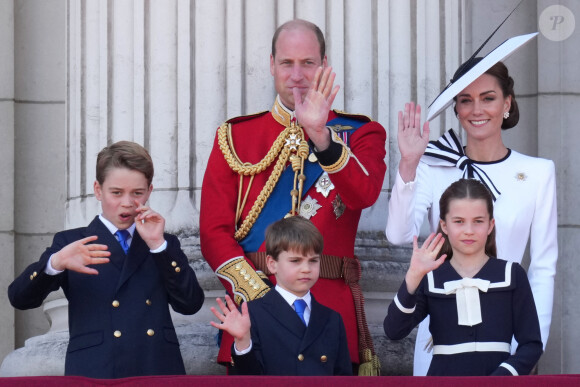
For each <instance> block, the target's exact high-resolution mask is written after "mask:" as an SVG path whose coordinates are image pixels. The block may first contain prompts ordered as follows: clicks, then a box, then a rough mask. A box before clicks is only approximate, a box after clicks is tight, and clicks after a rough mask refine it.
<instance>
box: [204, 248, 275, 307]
mask: <svg viewBox="0 0 580 387" xmlns="http://www.w3.org/2000/svg"><path fill="white" fill-rule="evenodd" d="M215 273H216V275H217V276H218V277H220V278H223V279H225V280H226V281H228V282H229V283H230V284H231V285H232V291H233V292H234V298H235V301H236V304H238V305H239V304H240V303H241V302H242V301H245V302H247V301H252V300H254V299H256V298H260V297H263V296H264V295H265V294H266V293H268V291H269V290H270V287H269V286H268V285H267V284H266V283H265V282H264V281H263V280H262V277H261V276H260V274H259V273H257V272H256V271H255V270H254V268H252V266H250V264H249V263H248V262H247V261H246V259H245V258H244V257H238V258H232V259H230V260H229V261H227V262H224V263H223V264H221V265H220V267H218V268H217V270H216V271H215ZM262 275H263V273H262Z"/></svg>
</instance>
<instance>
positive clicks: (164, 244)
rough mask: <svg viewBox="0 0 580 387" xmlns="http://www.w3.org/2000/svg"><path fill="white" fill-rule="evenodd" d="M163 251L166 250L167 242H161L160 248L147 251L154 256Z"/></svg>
mask: <svg viewBox="0 0 580 387" xmlns="http://www.w3.org/2000/svg"><path fill="white" fill-rule="evenodd" d="M165 249H167V241H163V243H162V244H161V246H159V247H158V248H156V249H155V250H149V251H151V252H152V253H153V254H156V253H160V252H162V251H165Z"/></svg>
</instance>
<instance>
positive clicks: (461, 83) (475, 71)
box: [427, 32, 538, 121]
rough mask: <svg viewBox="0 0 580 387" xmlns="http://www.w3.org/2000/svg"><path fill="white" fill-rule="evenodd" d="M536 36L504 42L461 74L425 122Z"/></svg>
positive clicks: (436, 101)
mask: <svg viewBox="0 0 580 387" xmlns="http://www.w3.org/2000/svg"><path fill="white" fill-rule="evenodd" d="M536 35H538V33H537V32H534V33H531V34H527V35H520V36H515V37H513V38H511V39H508V40H506V41H505V42H503V43H502V44H500V45H499V46H497V47H496V48H495V49H494V50H493V51H491V52H490V53H489V54H487V55H486V56H485V57H484V58H483V59H482V60H481V61H480V62H479V63H478V64H476V65H475V66H473V68H471V69H470V70H469V71H468V72H467V73H465V74H463V76H461V77H460V78H459V79H458V80H457V81H455V82H454V83H453V84H452V85H451V86H449V87H448V88H447V89H446V90H445V91H443V93H441V94H440V95H439V96H438V97H437V98H436V99H435V101H433V103H432V104H431V106H430V107H429V113H428V114H427V121H431V120H432V119H433V118H435V117H437V116H438V115H439V114H440V113H441V112H442V111H443V110H445V109H446V108H447V107H448V106H449V105H451V103H452V102H453V98H455V96H456V95H457V94H459V93H460V92H461V90H463V89H465V88H466V87H467V86H469V85H470V84H471V83H472V82H473V81H475V80H476V79H477V78H479V77H480V76H481V75H482V74H484V73H485V72H486V71H487V70H489V69H490V68H491V67H492V66H493V65H495V64H496V63H497V62H499V61H501V60H504V59H505V58H507V57H508V56H510V55H511V54H513V53H514V52H515V51H516V50H517V49H518V48H520V47H522V46H523V45H524V44H526V43H527V42H529V41H530V40H531V39H532V38H534V37H535V36H536Z"/></svg>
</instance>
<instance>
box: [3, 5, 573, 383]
mask: <svg viewBox="0 0 580 387" xmlns="http://www.w3.org/2000/svg"><path fill="white" fill-rule="evenodd" d="M512 3H513V4H512ZM515 4H517V1H513V2H512V1H509V2H508V1H503V0H439V1H434V0H409V1H387V0H364V1H361V0H333V1H324V0H292V1H290V0H227V1H226V0H115V1H112V0H91V1H88V0H44V1H42V2H40V1H34V0H0V69H1V71H0V138H1V139H2V141H0V165H2V168H1V169H0V179H1V181H2V183H3V184H1V185H0V203H2V205H1V206H0V249H1V251H3V253H4V254H2V256H1V257H0V261H1V263H2V266H3V268H4V270H2V272H0V288H2V289H6V287H7V286H8V285H9V283H10V282H11V281H12V279H13V278H14V276H15V275H18V274H19V273H20V272H21V271H22V270H23V269H24V267H25V266H27V265H28V264H29V263H31V262H33V261H35V260H36V259H38V257H39V256H40V254H41V252H42V251H43V250H44V249H45V248H46V247H47V246H49V245H50V243H51V240H52V237H53V235H54V233H55V232H57V231H59V230H61V229H63V228H71V227H77V226H81V225H85V224H87V223H88V222H89V221H90V219H92V217H93V216H94V215H95V214H97V213H98V212H99V207H98V203H97V201H96V200H95V199H94V196H93V194H92V184H93V181H94V165H95V159H96V154H97V152H98V151H99V150H100V149H101V148H102V147H104V146H106V145H107V144H109V143H111V142H114V141H118V140H121V139H127V140H133V141H137V142H140V143H142V144H144V145H145V146H146V147H147V148H148V149H149V150H150V152H151V154H152V156H153V159H154V162H155V166H156V171H157V173H156V176H155V179H154V181H153V185H154V188H155V189H154V190H155V193H154V194H153V195H152V198H151V204H152V206H153V207H154V208H156V209H158V210H159V211H160V212H161V213H162V214H164V215H165V216H166V218H167V224H168V229H169V230H170V231H172V232H175V233H177V234H178V235H179V236H180V237H181V238H182V240H183V245H184V249H185V250H186V252H187V254H188V257H189V258H190V263H191V265H192V266H193V267H194V269H195V270H196V273H197V274H198V276H199V278H200V280H201V282H202V286H203V288H204V289H205V290H206V298H207V301H206V304H205V305H204V308H203V310H202V311H201V312H200V313H198V314H197V315H195V316H190V317H184V316H175V322H176V325H177V326H178V332H179V334H180V339H181V342H182V349H183V353H184V357H185V360H186V364H187V367H188V373H191V374H196V373H197V374H199V373H221V372H223V370H222V369H221V368H220V367H219V366H216V365H215V364H214V359H215V355H216V354H217V349H216V348H215V347H214V345H213V335H214V334H215V332H214V331H213V329H212V328H211V327H210V326H209V323H208V321H209V320H210V319H211V313H210V312H209V306H211V305H212V304H213V298H215V297H216V296H220V295H222V294H223V290H222V288H221V285H220V284H219V282H218V281H217V280H216V279H215V277H214V275H213V273H212V272H211V270H210V269H209V267H208V266H207V265H206V264H205V262H204V261H203V258H202V257H201V255H200V253H199V232H198V214H199V197H200V190H201V182H202V178H203V173H204V171H205V166H206V161H207V157H208V155H209V152H210V150H211V146H212V143H213V138H214V135H215V129H216V128H217V126H218V125H219V124H220V123H221V122H222V121H224V120H225V119H227V118H228V117H232V116H236V115H241V114H249V113H252V112H256V111H261V110H267V109H269V108H270V107H271V104H272V101H273V98H274V95H275V91H274V88H273V85H272V80H271V76H270V73H269V52H270V43H271V42H270V39H271V36H272V34H273V32H274V30H275V28H276V27H277V26H278V25H279V24H281V23H283V22H284V21H286V20H289V19H292V18H295V17H300V18H305V19H308V20H311V21H313V22H315V23H316V24H318V25H319V26H320V27H321V29H322V30H323V32H325V35H326V37H327V51H328V52H327V54H328V59H329V63H330V64H331V65H332V66H333V67H334V69H335V71H336V72H337V83H338V84H340V85H341V90H340V93H339V95H338V96H337V99H336V100H335V107H336V108H339V109H343V110H346V111H349V112H356V113H362V114H367V115H369V116H371V117H372V118H373V119H375V120H377V121H379V122H381V123H382V124H383V125H384V126H385V128H386V129H387V131H388V145H387V146H388V149H387V160H386V161H387V164H388V171H387V176H386V178H385V183H384V187H383V191H382V193H381V197H380V198H379V200H378V202H377V204H375V206H373V207H372V208H371V209H369V210H367V211H365V212H364V214H363V218H362V220H361V224H360V233H359V238H358V239H357V254H358V255H359V257H361V259H362V262H363V268H364V273H363V279H362V282H361V285H362V287H363V290H364V291H365V295H366V298H367V303H366V308H367V314H368V319H369V323H370V325H371V331H372V333H373V336H374V338H375V344H376V346H377V348H378V350H379V353H380V355H381V358H382V360H383V364H384V365H385V367H384V368H385V373H387V374H410V372H411V367H412V363H411V359H412V347H413V339H412V337H411V338H408V339H406V340H403V341H401V342H398V343H392V342H389V341H388V340H387V339H386V338H385V337H384V334H383V333H382V326H381V324H382V319H383V317H384V314H385V313H386V307H387V305H388V303H389V302H390V300H391V299H392V297H393V293H394V292H395V291H396V289H397V288H398V286H399V284H400V281H401V280H402V278H403V275H404V272H405V270H406V264H407V261H408V257H409V248H408V246H406V247H405V246H404V247H397V246H392V245H390V244H389V243H388V242H387V241H386V240H385V237H384V233H383V229H384V227H385V224H386V217H387V201H388V197H389V193H390V187H391V186H392V183H391V182H392V181H393V178H394V176H395V174H396V170H397V163H398V159H399V155H398V149H397V141H396V135H397V133H396V128H397V126H396V119H397V111H398V110H400V109H401V108H402V107H403V104H404V103H405V102H406V101H408V100H416V101H419V103H421V104H422V105H427V104H428V103H430V102H431V101H432V100H433V98H434V97H435V96H436V95H437V94H438V93H439V91H440V89H441V87H442V86H443V85H445V84H446V83H447V82H448V80H449V79H450V78H451V76H452V74H453V72H454V70H455V69H456V67H457V66H458V65H459V64H460V63H461V62H462V61H463V60H464V59H466V58H467V57H469V55H470V54H471V53H472V52H473V51H474V50H475V48H476V47H478V46H479V45H480V44H481V42H482V41H483V40H484V39H485V38H486V37H487V35H488V34H489V33H490V32H491V30H492V29H493V28H495V26H497V25H498V24H499V22H500V21H501V20H503V18H504V17H505V15H507V13H508V12H509V11H511V9H512V8H513V7H514V6H515ZM552 5H564V6H566V7H567V8H568V9H569V10H570V11H571V13H572V15H575V16H578V15H580V3H578V2H576V1H574V0H567V1H566V0H562V1H556V0H527V1H525V2H524V3H523V4H522V5H521V6H520V7H519V9H518V10H517V11H516V12H515V13H514V14H513V15H512V16H511V18H510V20H509V21H508V22H507V23H506V24H505V25H504V26H503V27H502V28H501V29H500V30H499V31H498V33H497V34H496V35H497V36H495V37H494V38H493V39H492V40H491V42H490V43H488V46H487V47H486V49H484V51H485V52H488V51H489V50H490V49H491V48H492V47H495V46H496V45H497V44H499V43H501V42H502V41H504V40H505V39H507V38H509V37H511V36H513V35H519V34H523V33H529V32H532V31H537V30H538V24H539V22H540V17H541V15H542V12H543V11H544V10H545V9H546V8H547V7H549V6H552ZM567 17H568V16H567ZM567 21H569V19H567ZM555 26H556V25H555ZM579 43H580V33H579V32H577V30H574V32H573V34H572V36H570V37H569V38H568V39H566V40H563V41H556V42H555V41H551V40H548V39H546V37H545V36H544V35H542V34H540V35H539V36H538V38H537V39H536V40H535V41H534V42H532V43H530V44H528V45H527V46H526V47H524V48H522V49H521V50H520V51H519V52H518V53H517V54H516V55H514V56H513V57H510V58H509V59H508V60H507V61H506V64H507V65H508V67H509V68H510V73H511V74H512V76H513V77H514V78H515V84H516V93H517V98H518V103H519V104H520V110H521V111H522V112H525V113H523V114H522V118H521V120H520V123H519V125H518V126H517V127H516V128H514V129H512V130H510V131H508V132H506V133H505V137H504V138H505V140H506V143H507V145H508V146H509V147H512V148H514V149H516V150H518V151H520V152H523V153H526V154H530V155H537V156H540V157H546V158H550V159H552V160H554V162H555V163H556V169H557V179H558V203H559V221H558V224H559V243H560V259H559V268H558V275H557V289H556V299H555V307H554V316H553V322H552V331H551V336H550V341H549V343H548V347H547V350H546V353H545V354H544V356H543V357H542V359H541V361H540V365H539V372H540V373H543V374H546V373H579V372H580V355H578V351H577V350H575V348H576V346H577V345H578V344H579V343H580V333H578V330H577V329H574V328H575V325H576V324H577V321H579V318H580V306H579V305H578V303H577V302H575V298H576V294H578V290H577V289H576V287H575V286H574V285H575V282H576V281H575V278H574V274H575V273H577V272H578V271H579V270H578V269H580V267H579V266H580V264H578V263H577V260H575V259H574V257H575V254H574V253H575V252H576V251H578V248H579V247H580V238H579V235H578V230H579V219H580V213H579V211H580V210H579V209H578V206H577V205H576V200H575V199H576V197H577V196H578V194H580V185H579V183H578V181H580V179H579V177H580V176H579V175H580V172H579V171H578V168H573V166H574V165H578V163H577V161H578V160H577V158H578V157H579V156H578V152H577V151H576V148H577V146H578V144H579V139H580V134H579V133H578V131H577V130H575V129H576V128H575V125H574V122H573V121H572V119H573V111H574V110H573V109H574V107H578V106H580V104H579V102H580V100H579V96H580V70H578V66H577V63H578V59H580V58H579V56H580V53H579V52H578V50H577V47H579ZM431 127H432V137H433V138H436V137H438V135H439V133H440V132H442V131H444V130H446V129H447V128H449V127H455V128H457V127H458V124H457V121H456V119H455V117H454V116H453V113H452V111H451V110H450V109H448V111H447V112H446V114H444V115H442V116H441V117H440V118H438V119H437V120H436V121H434V122H432V126H431ZM43 309H44V310H41V308H38V309H36V310H31V311H14V310H13V308H12V307H11V306H10V305H9V303H8V301H7V298H6V293H5V291H4V292H0V310H1V311H2V313H1V314H0V358H4V357H5V356H7V357H6V359H5V361H4V363H3V365H2V367H1V368H0V374H1V375H18V374H59V373H62V369H61V368H59V367H62V364H63V361H64V351H65V348H66V340H67V333H66V304H65V303H63V299H62V294H59V293H58V292H57V293H55V294H52V295H51V296H50V297H49V299H48V300H47V302H45V305H44V308H43ZM47 317H48V318H47ZM51 321H52V324H50V322H51ZM49 329H50V330H49ZM47 332H48V333H47ZM26 340H28V341H27V342H26V346H25V347H24V348H21V347H23V346H24V345H25V341H26ZM15 348H20V349H18V350H17V351H14V352H13V350H14V349H15ZM47 359H52V361H51V362H47ZM41 364H42V366H41Z"/></svg>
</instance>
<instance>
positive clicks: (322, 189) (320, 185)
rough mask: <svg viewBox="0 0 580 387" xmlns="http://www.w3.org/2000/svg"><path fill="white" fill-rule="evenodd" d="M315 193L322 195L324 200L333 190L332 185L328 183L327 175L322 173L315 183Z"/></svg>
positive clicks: (330, 182)
mask: <svg viewBox="0 0 580 387" xmlns="http://www.w3.org/2000/svg"><path fill="white" fill-rule="evenodd" d="M315 187H316V192H318V193H321V194H323V195H324V197H325V198H327V197H328V194H329V193H330V191H332V190H333V189H334V184H332V181H330V177H328V173H326V172H324V173H323V174H322V175H320V177H319V178H318V181H316V185H315Z"/></svg>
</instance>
